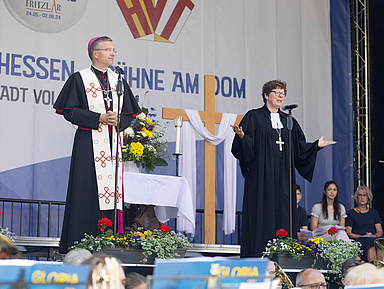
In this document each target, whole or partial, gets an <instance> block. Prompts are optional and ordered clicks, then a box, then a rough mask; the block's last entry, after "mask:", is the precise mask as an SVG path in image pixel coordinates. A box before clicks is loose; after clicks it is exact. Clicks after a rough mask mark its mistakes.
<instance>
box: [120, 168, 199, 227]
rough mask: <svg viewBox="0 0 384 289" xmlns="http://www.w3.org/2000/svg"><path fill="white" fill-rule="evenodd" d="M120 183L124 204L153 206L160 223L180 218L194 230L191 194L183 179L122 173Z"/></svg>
mask: <svg viewBox="0 0 384 289" xmlns="http://www.w3.org/2000/svg"><path fill="white" fill-rule="evenodd" d="M123 184H124V202H125V203H129V204H146V205H155V213H156V216H157V218H158V219H159V221H160V222H163V223H164V222H166V221H168V220H169V219H171V218H176V217H180V218H183V219H185V220H187V221H188V222H190V223H191V224H192V226H193V229H195V212H194V211H193V205H192V194H191V190H190V188H189V185H188V182H187V180H186V179H185V178H183V177H172V176H163V175H153V174H140V173H130V172H125V173H124V174H123ZM186 233H192V234H194V233H195V232H186Z"/></svg>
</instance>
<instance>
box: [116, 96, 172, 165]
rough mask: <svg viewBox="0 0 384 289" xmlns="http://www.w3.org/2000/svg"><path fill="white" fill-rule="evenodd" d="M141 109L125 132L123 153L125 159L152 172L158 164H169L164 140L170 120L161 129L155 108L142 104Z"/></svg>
mask: <svg viewBox="0 0 384 289" xmlns="http://www.w3.org/2000/svg"><path fill="white" fill-rule="evenodd" d="M145 95H146V94H145ZM141 111H142V112H141V113H140V114H139V115H137V116H136V117H135V118H134V119H133V120H132V123H131V126H130V127H128V128H127V129H126V130H125V131H124V133H123V149H122V155H123V161H133V162H134V163H135V164H136V166H137V167H138V168H139V167H140V166H141V167H143V168H144V169H145V171H146V172H150V171H153V170H154V169H155V167H156V166H167V165H168V163H167V161H166V159H168V160H169V159H170V156H169V154H168V149H167V143H166V141H165V140H162V138H163V136H164V130H165V128H166V127H167V126H168V122H167V123H165V125H164V127H163V128H162V129H161V126H160V123H159V122H157V121H155V119H154V118H155V117H156V113H155V111H156V109H155V108H153V107H151V108H150V109H148V108H146V107H144V106H141Z"/></svg>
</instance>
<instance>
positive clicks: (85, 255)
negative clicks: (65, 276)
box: [63, 248, 92, 265]
mask: <svg viewBox="0 0 384 289" xmlns="http://www.w3.org/2000/svg"><path fill="white" fill-rule="evenodd" d="M91 257H92V253H91V252H89V251H88V250H86V249H82V248H77V249H74V250H72V251H69V252H68V253H67V254H65V257H64V260H63V263H64V264H72V265H80V264H81V263H83V262H84V261H85V260H87V259H89V258H91Z"/></svg>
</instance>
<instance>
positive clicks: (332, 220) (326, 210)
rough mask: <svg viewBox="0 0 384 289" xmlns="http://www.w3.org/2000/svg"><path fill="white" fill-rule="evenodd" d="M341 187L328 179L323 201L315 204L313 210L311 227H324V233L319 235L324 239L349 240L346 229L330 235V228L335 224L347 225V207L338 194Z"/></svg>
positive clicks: (312, 228)
mask: <svg viewBox="0 0 384 289" xmlns="http://www.w3.org/2000/svg"><path fill="white" fill-rule="evenodd" d="M338 191H339V188H338V186H337V184H336V183H335V182H334V181H328V182H326V183H325V184H324V191H323V192H324V194H323V199H322V200H321V203H319V204H315V205H314V206H313V207H312V211H311V222H310V225H309V227H310V229H311V230H312V231H313V230H314V229H316V228H323V229H324V235H321V236H318V237H320V238H323V239H324V241H330V240H335V239H337V240H340V239H343V240H349V239H348V236H347V234H346V232H345V231H343V230H338V232H337V233H336V235H335V236H330V235H329V234H328V230H329V229H330V228H331V227H334V226H335V225H339V226H341V227H344V226H345V218H346V217H347V215H346V214H345V208H344V206H343V205H342V204H341V203H340V201H339V197H338V195H337V193H338Z"/></svg>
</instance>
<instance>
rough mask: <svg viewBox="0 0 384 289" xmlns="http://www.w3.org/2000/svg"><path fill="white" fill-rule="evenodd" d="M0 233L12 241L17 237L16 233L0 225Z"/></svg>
mask: <svg viewBox="0 0 384 289" xmlns="http://www.w3.org/2000/svg"><path fill="white" fill-rule="evenodd" d="M0 216H1V211H0ZM0 234H1V235H4V236H5V237H7V238H8V239H9V240H11V241H12V242H15V240H16V239H17V236H16V234H15V233H12V232H10V231H9V230H8V228H7V227H0Z"/></svg>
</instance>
